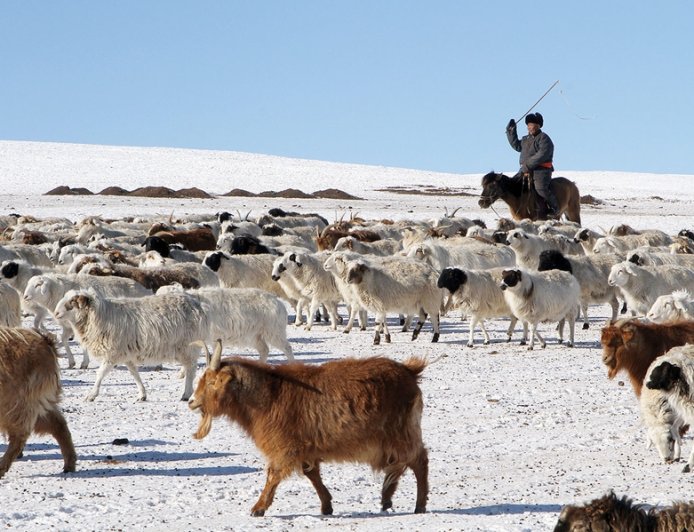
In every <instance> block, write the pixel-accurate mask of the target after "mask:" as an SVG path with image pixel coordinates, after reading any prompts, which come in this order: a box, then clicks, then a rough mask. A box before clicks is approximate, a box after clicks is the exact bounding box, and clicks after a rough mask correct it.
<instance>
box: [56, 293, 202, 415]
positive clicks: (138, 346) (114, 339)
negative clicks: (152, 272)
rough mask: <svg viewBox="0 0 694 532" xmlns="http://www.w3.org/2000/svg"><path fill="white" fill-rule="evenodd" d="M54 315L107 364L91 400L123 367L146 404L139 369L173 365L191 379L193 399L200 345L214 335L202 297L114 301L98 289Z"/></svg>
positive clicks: (73, 297) (72, 296)
mask: <svg viewBox="0 0 694 532" xmlns="http://www.w3.org/2000/svg"><path fill="white" fill-rule="evenodd" d="M54 313H55V316H56V318H57V319H59V320H65V321H69V322H70V323H71V324H72V326H73V328H74V330H75V332H76V333H77V335H78V337H79V340H80V342H81V343H82V345H83V346H84V347H85V348H87V349H88V350H89V352H90V353H91V354H92V356H94V357H95V358H97V359H98V360H100V361H101V365H100V366H99V370H98V372H97V375H96V380H95V382H94V387H93V388H92V390H91V391H90V392H89V394H88V395H87V397H86V400H87V401H93V400H94V399H96V397H97V396H98V395H99V389H100V387H101V382H102V381H103V379H104V377H106V375H107V374H108V373H109V372H110V371H111V370H112V369H113V368H114V367H115V366H116V365H118V364H123V365H125V366H126V367H127V368H128V370H129V371H130V373H131V375H132V376H133V378H134V379H135V383H136V384H137V387H138V390H139V392H140V393H139V400H140V401H145V400H146V399H147V392H146V390H145V387H144V385H143V384H142V380H141V379H140V375H139V373H138V371H137V365H139V364H151V365H157V364H161V363H164V362H167V361H175V362H178V363H179V364H181V366H182V368H183V371H184V377H185V381H184V387H183V395H182V396H181V400H182V401H187V400H188V399H189V398H190V396H191V394H192V393H193V380H194V378H195V367H196V362H197V358H198V355H199V354H200V343H201V342H202V341H204V340H205V339H206V338H207V336H208V334H209V324H208V321H207V310H206V309H204V307H203V305H202V304H201V302H200V301H199V300H198V299H197V298H195V297H192V296H190V295H188V294H166V295H152V296H148V297H142V298H122V299H109V298H106V297H102V296H99V295H97V294H96V293H95V292H94V291H92V290H89V291H86V290H70V291H68V292H67V293H66V294H65V296H64V297H63V298H62V299H61V300H60V301H59V302H58V304H57V305H56V307H55V311H54ZM193 344H195V345H193Z"/></svg>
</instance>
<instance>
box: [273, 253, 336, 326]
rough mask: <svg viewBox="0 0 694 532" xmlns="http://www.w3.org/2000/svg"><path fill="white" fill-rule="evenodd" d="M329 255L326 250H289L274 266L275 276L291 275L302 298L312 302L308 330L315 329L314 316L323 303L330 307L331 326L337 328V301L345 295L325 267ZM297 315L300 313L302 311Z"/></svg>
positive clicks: (275, 277)
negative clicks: (300, 251) (308, 251)
mask: <svg viewBox="0 0 694 532" xmlns="http://www.w3.org/2000/svg"><path fill="white" fill-rule="evenodd" d="M327 257H328V256H327V255H326V254H325V253H295V252H290V251H288V252H286V253H285V254H284V255H282V257H281V261H280V262H279V264H277V265H276V268H275V266H273V272H272V278H273V279H274V280H275V281H277V280H279V279H280V278H281V277H284V276H285V275H289V276H291V277H292V278H293V279H294V281H295V283H296V286H297V287H298V288H299V293H300V296H301V298H302V299H301V300H302V302H304V301H308V302H309V311H308V319H307V320H306V330H307V331H310V330H311V326H312V325H313V319H312V316H314V315H315V313H316V311H317V310H318V308H319V307H320V305H325V307H326V309H327V311H328V315H329V316H330V323H331V328H332V329H333V330H334V329H336V328H337V320H338V314H337V305H338V304H339V303H340V302H341V300H342V296H341V294H340V291H339V290H338V288H337V286H336V285H335V278H334V277H333V275H332V274H331V273H330V272H327V271H325V269H324V268H323V263H324V262H325V260H326V259H327ZM297 316H299V313H298V312H297Z"/></svg>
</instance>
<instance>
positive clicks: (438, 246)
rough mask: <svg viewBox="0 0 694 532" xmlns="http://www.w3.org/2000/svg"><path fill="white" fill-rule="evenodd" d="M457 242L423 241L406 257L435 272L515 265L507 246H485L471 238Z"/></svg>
mask: <svg viewBox="0 0 694 532" xmlns="http://www.w3.org/2000/svg"><path fill="white" fill-rule="evenodd" d="M452 240H453V241H454V242H455V241H456V239H452ZM457 242H459V244H458V245H455V244H452V243H449V242H445V243H444V242H434V241H432V240H425V241H424V242H421V243H419V244H415V245H413V246H411V247H410V248H409V249H408V250H407V256H408V257H412V258H416V259H419V260H423V261H425V262H426V263H427V264H430V265H431V266H432V267H433V268H434V269H435V270H437V271H441V270H443V269H444V268H448V267H456V268H463V269H470V270H483V269H487V268H496V267H499V266H513V265H514V264H515V263H516V259H515V257H514V254H513V251H512V250H511V249H510V248H509V247H508V246H495V245H490V244H485V243H482V242H479V241H478V240H475V239H472V238H470V239H465V240H463V239H457ZM463 242H464V243H463Z"/></svg>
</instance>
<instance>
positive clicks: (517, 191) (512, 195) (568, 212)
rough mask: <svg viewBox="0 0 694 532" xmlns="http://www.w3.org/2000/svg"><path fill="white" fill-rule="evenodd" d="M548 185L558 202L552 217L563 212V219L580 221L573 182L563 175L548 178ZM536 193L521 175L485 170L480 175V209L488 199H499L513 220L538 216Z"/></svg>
mask: <svg viewBox="0 0 694 532" xmlns="http://www.w3.org/2000/svg"><path fill="white" fill-rule="evenodd" d="M550 187H552V192H554V196H555V197H556V198H557V204H558V205H559V212H558V213H557V215H556V217H557V218H559V217H561V215H562V214H563V215H564V216H566V219H567V220H569V221H571V222H576V223H577V224H578V225H581V196H580V194H579V192H578V187H577V186H576V183H574V182H573V181H570V180H569V179H567V178H565V177H555V178H553V179H552V181H551V182H550ZM536 196H537V194H536V192H535V189H534V188H530V189H528V187H527V186H525V185H524V184H523V180H522V179H516V178H511V177H508V176H505V175H504V174H497V173H495V172H489V173H488V174H487V175H485V176H484V177H483V178H482V194H480V199H479V201H478V204H479V206H480V207H482V208H483V209H488V208H489V207H491V206H492V203H494V202H495V201H496V200H498V199H501V200H504V201H505V202H506V203H507V204H508V206H509V209H511V215H512V216H513V219H514V220H522V219H524V218H529V219H530V220H538V219H539V218H538V213H537V206H536V201H538V200H537V198H536ZM540 201H542V200H540Z"/></svg>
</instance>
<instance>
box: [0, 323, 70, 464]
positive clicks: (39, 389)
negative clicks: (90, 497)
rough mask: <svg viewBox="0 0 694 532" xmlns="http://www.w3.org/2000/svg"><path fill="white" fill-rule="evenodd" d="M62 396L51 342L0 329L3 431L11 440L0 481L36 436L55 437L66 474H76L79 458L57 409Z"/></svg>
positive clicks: (0, 417)
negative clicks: (33, 435)
mask: <svg viewBox="0 0 694 532" xmlns="http://www.w3.org/2000/svg"><path fill="white" fill-rule="evenodd" d="M60 393H61V389H60V374H59V370H58V353H57V352H56V349H55V344H54V342H53V340H52V339H50V338H48V337H46V336H43V335H41V334H39V333H38V332H36V331H35V330H32V329H22V328H19V327H13V328H7V327H0V404H1V405H2V408H0V432H2V433H3V434H5V435H6V436H7V438H8V440H9V441H8V446H7V450H6V451H5V454H4V455H3V456H2V459H0V478H1V477H2V476H3V475H4V474H5V473H7V470H8V469H9V468H10V466H11V465H12V462H14V461H15V460H16V459H17V457H18V456H19V455H20V453H21V452H22V449H23V448H24V445H25V444H26V442H27V440H28V439H29V436H31V434H32V433H36V434H50V435H51V436H53V437H54V438H55V439H56V440H57V441H58V444H59V445H60V452H61V453H62V455H63V461H64V466H63V472H65V473H68V472H71V471H74V470H75V464H76V462H77V455H76V454H75V447H74V445H73V444H72V435H71V434H70V430H69V429H68V426H67V422H66V421H65V418H64V417H63V414H62V413H61V412H60V409H59V408H58V403H59V402H60Z"/></svg>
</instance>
